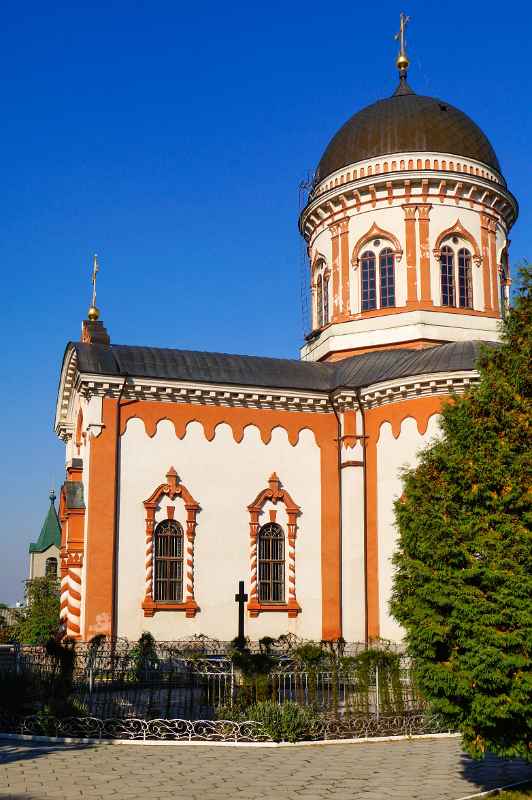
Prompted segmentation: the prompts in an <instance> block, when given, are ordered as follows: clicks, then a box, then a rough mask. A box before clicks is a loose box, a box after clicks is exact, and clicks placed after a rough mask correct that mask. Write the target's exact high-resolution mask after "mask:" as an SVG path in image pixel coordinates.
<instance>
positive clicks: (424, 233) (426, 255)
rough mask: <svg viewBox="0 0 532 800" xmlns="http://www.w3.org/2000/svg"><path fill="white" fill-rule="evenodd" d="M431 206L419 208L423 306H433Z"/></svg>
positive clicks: (421, 298)
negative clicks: (430, 245) (430, 241)
mask: <svg viewBox="0 0 532 800" xmlns="http://www.w3.org/2000/svg"><path fill="white" fill-rule="evenodd" d="M431 208H432V206H431V205H424V206H418V212H419V216H418V220H419V221H418V225H419V271H420V273H421V274H420V277H421V297H420V300H421V305H422V306H428V305H430V306H431V305H432V299H431V292H430V251H429V215H430V209H431Z"/></svg>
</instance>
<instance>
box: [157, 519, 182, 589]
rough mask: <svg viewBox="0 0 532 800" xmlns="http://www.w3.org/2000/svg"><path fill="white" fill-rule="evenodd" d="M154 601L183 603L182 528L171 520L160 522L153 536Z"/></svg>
mask: <svg viewBox="0 0 532 800" xmlns="http://www.w3.org/2000/svg"><path fill="white" fill-rule="evenodd" d="M154 540H155V548H154V552H155V570H154V575H155V579H154V600H155V601H156V602H158V603H181V602H182V601H183V528H182V527H181V525H180V524H179V523H178V522H175V520H173V519H165V520H163V521H162V522H160V523H159V524H158V525H157V527H156V529H155V534H154Z"/></svg>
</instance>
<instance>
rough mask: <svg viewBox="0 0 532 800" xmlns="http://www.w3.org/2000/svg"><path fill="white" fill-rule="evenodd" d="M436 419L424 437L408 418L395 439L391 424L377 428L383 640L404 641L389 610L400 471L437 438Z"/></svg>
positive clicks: (380, 589) (436, 418) (381, 628)
mask: <svg viewBox="0 0 532 800" xmlns="http://www.w3.org/2000/svg"><path fill="white" fill-rule="evenodd" d="M438 420H439V415H438V414H434V415H433V416H432V417H431V418H430V419H429V424H428V426H427V430H426V432H425V434H424V435H421V434H420V433H419V431H418V429H417V423H416V421H415V420H414V419H412V418H411V417H408V418H407V419H405V420H404V421H403V423H402V425H401V433H400V435H399V437H398V438H397V439H395V438H394V436H393V433H392V426H391V425H390V423H388V422H385V423H384V424H383V425H382V426H381V429H380V435H379V441H378V443H377V476H378V477H377V522H378V559H379V619H380V635H381V636H382V637H383V638H384V639H392V640H394V641H400V640H401V639H402V638H403V633H402V628H401V626H400V625H399V624H398V623H397V622H396V621H395V620H394V619H393V617H391V616H390V612H389V610H388V604H389V601H390V597H391V592H392V584H393V569H394V568H393V564H392V561H391V559H392V555H393V553H394V552H395V549H396V542H397V530H396V527H395V517H394V509H393V504H394V502H395V500H397V498H398V497H400V496H401V492H402V481H401V471H402V469H403V468H404V467H412V466H414V465H415V463H416V461H417V453H418V452H419V451H420V450H421V449H422V448H423V447H425V446H426V445H427V443H428V442H429V441H431V440H432V439H434V438H435V437H437V436H438V435H439V430H440V429H439V422H438Z"/></svg>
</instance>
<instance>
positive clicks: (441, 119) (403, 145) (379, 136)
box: [316, 83, 501, 181]
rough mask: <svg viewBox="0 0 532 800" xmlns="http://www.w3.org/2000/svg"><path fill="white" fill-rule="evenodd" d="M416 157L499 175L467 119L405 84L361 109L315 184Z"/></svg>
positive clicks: (484, 142)
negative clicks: (339, 173)
mask: <svg viewBox="0 0 532 800" xmlns="http://www.w3.org/2000/svg"><path fill="white" fill-rule="evenodd" d="M412 152H414V153H415V152H433V153H449V154H452V155H455V156H462V157H463V158H472V159H474V160H475V161H481V162H482V163H483V164H486V165H487V166H489V167H492V168H493V169H496V170H497V172H499V173H500V171H501V168H500V166H499V161H498V159H497V156H496V155H495V151H494V149H493V147H492V146H491V144H490V143H489V141H488V139H487V137H486V136H485V135H484V133H482V131H481V130H480V128H479V127H478V125H477V124H476V123H475V122H473V120H472V119H470V118H469V117H468V116H467V114H464V112H463V111H459V110H458V109H457V108H454V106H451V105H449V103H446V102H444V101H443V100H437V99H436V98H435V97H423V96H422V95H418V94H415V93H414V92H413V91H412V90H411V89H410V88H409V86H408V85H407V84H406V83H401V84H400V86H399V88H398V89H397V91H396V93H395V94H394V95H392V96H391V97H388V98H386V99H385V100H379V101H378V102H377V103H373V104H372V105H371V106H367V107H366V108H363V109H362V111H359V112H358V113H356V114H355V115H354V116H352V117H351V119H350V120H348V121H347V122H346V123H345V125H343V127H342V128H340V130H339V131H338V133H337V134H336V135H335V136H334V137H333V138H332V139H331V141H330V143H329V146H328V147H327V149H326V151H325V153H324V154H323V156H322V158H321V161H320V163H319V165H318V169H317V170H316V181H322V180H323V179H324V178H326V177H327V176H328V175H330V174H331V173H332V172H336V170H337V169H341V168H342V167H346V166H347V165H348V164H353V163H355V162H356V161H363V160H364V159H367V158H374V157H375V156H384V155H391V154H392V153H412Z"/></svg>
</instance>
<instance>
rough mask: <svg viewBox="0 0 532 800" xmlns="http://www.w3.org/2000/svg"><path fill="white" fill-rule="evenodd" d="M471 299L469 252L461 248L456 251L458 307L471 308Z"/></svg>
mask: <svg viewBox="0 0 532 800" xmlns="http://www.w3.org/2000/svg"><path fill="white" fill-rule="evenodd" d="M472 300H473V291H472V286H471V253H470V252H469V250H466V249H465V248H462V249H461V250H459V251H458V304H459V305H460V308H471V307H472V305H473V302H472Z"/></svg>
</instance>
